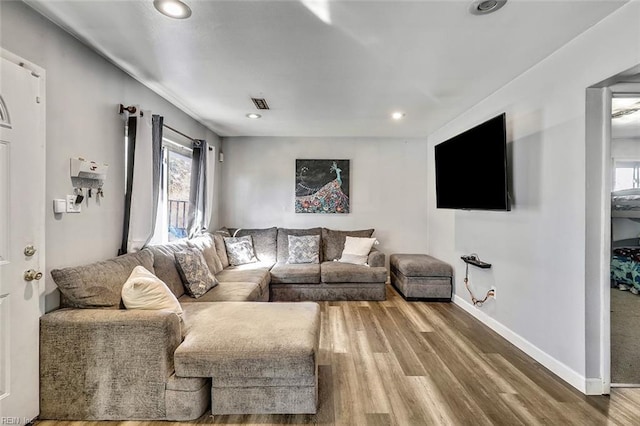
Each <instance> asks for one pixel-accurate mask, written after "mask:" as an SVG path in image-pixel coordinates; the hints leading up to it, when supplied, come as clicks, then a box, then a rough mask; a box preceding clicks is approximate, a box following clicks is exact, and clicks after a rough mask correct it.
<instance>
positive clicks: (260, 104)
mask: <svg viewBox="0 0 640 426" xmlns="http://www.w3.org/2000/svg"><path fill="white" fill-rule="evenodd" d="M251 100H252V101H253V104H254V105H255V106H256V108H258V109H269V105H268V104H267V101H266V100H265V99H262V98H251Z"/></svg>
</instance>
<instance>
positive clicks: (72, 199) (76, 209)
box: [67, 195, 82, 213]
mask: <svg viewBox="0 0 640 426" xmlns="http://www.w3.org/2000/svg"><path fill="white" fill-rule="evenodd" d="M81 211H82V204H76V196H75V195H67V213H80V212H81Z"/></svg>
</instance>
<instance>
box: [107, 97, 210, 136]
mask: <svg viewBox="0 0 640 426" xmlns="http://www.w3.org/2000/svg"><path fill="white" fill-rule="evenodd" d="M125 111H127V112H128V113H129V114H135V113H136V111H137V108H136V107H135V106H134V105H129V106H128V107H125V106H124V105H122V104H120V109H119V110H118V113H119V114H122V113H124V112H125ZM142 116H143V114H142V110H140V117H142ZM162 127H166V128H167V129H169V130H171V131H172V132H175V133H177V134H179V135H180V136H184V137H185V138H187V139H189V140H190V141H191V142H196V141H197V140H198V139H196V138H192V137H191V136H188V135H186V134H184V133H182V132H181V131H180V130H177V129H174V128H173V127H171V126H169V125H168V124H164V123H162Z"/></svg>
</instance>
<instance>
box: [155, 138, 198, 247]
mask: <svg viewBox="0 0 640 426" xmlns="http://www.w3.org/2000/svg"><path fill="white" fill-rule="evenodd" d="M191 158H192V150H191V148H187V147H186V146H184V145H182V144H179V143H177V142H175V141H173V140H170V139H167V138H163V141H162V186H161V188H160V200H159V202H158V217H157V220H156V230H155V234H154V236H153V239H152V242H154V243H166V242H170V241H175V240H178V239H181V238H186V237H187V220H188V216H189V195H190V192H191V165H192V164H191V163H192V160H191Z"/></svg>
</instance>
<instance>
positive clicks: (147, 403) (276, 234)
mask: <svg viewBox="0 0 640 426" xmlns="http://www.w3.org/2000/svg"><path fill="white" fill-rule="evenodd" d="M236 231H237V232H236ZM233 233H235V234H236V235H237V236H243V235H251V238H252V241H253V245H254V249H255V255H256V257H257V259H258V262H254V263H250V264H245V265H239V266H231V265H230V264H229V260H228V258H227V254H226V250H225V246H224V237H225V236H227V235H231V234H233ZM371 233H372V230H363V231H353V232H348V231H334V230H329V229H326V228H324V229H321V228H312V229H284V228H275V227H274V228H267V229H240V230H235V229H228V230H227V229H226V228H225V229H222V230H220V231H218V232H214V233H211V234H208V233H207V234H205V235H202V236H199V237H197V238H194V239H192V240H182V241H178V242H174V243H169V244H163V245H157V246H150V247H147V248H145V249H144V250H142V251H140V252H137V253H132V254H127V255H124V256H119V257H117V258H113V259H109V260H106V261H102V262H96V263H93V264H90V265H83V266H78V267H69V268H64V269H56V270H53V271H52V272H51V274H52V276H53V278H54V281H55V282H56V284H57V285H58V287H59V289H60V292H61V309H58V310H56V311H53V312H50V313H47V314H45V315H44V316H42V317H41V321H40V418H41V419H59V420H134V419H149V420H152V419H160V420H192V419H196V418H198V417H200V416H201V415H202V414H203V413H204V412H205V411H206V410H207V408H208V407H209V406H211V410H212V413H214V414H248V413H314V412H315V410H316V405H317V390H318V387H317V351H318V345H319V335H320V312H319V306H318V304H317V303H313V302H308V301H313V300H383V299H384V298H385V282H386V279H387V270H386V268H385V267H384V262H385V256H384V254H383V253H381V252H379V251H377V250H375V249H372V251H371V253H370V254H369V256H368V265H366V266H365V265H350V264H343V263H340V262H335V261H334V259H336V258H337V257H339V256H340V254H341V252H342V248H343V247H344V240H345V237H346V236H348V235H349V236H370V235H371ZM288 235H319V236H320V237H321V241H322V244H321V249H320V251H321V252H320V253H319V259H320V261H321V263H318V264H287V263H286V259H287V256H288V253H287V252H288V245H285V241H287V238H288ZM187 247H191V248H193V247H195V248H197V249H199V250H200V251H201V252H202V253H203V256H204V259H205V260H206V263H207V267H208V269H210V270H211V271H212V272H213V273H214V274H215V277H216V279H217V281H218V285H216V286H215V287H213V288H212V289H210V290H209V291H208V292H207V293H205V294H204V295H203V296H201V297H199V298H193V297H191V296H189V295H188V294H187V293H185V288H184V285H183V283H182V278H181V276H180V272H179V270H178V268H177V267H176V262H175V253H176V252H179V251H182V250H184V249H185V248H187ZM138 265H142V266H144V267H145V268H146V269H148V270H149V271H151V272H153V273H154V274H155V275H156V276H157V277H158V278H160V279H161V280H162V281H163V282H165V283H166V284H167V286H168V287H169V289H170V290H171V292H172V293H173V294H174V295H175V296H176V298H177V299H178V301H179V302H180V305H181V306H182V309H183V314H182V316H181V317H179V316H178V315H176V314H175V313H172V312H168V311H147V310H127V309H125V308H124V305H123V302H122V299H121V290H122V287H123V284H124V282H125V281H126V280H127V278H128V277H129V275H130V274H131V271H132V270H133V269H134V268H135V267H136V266H138ZM268 301H274V302H284V301H303V302H301V303H293V304H292V303H266V302H268Z"/></svg>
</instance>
